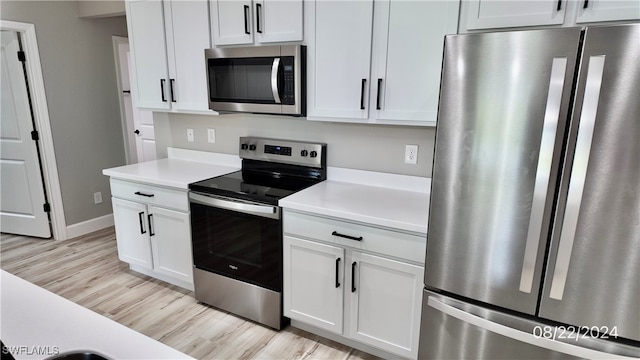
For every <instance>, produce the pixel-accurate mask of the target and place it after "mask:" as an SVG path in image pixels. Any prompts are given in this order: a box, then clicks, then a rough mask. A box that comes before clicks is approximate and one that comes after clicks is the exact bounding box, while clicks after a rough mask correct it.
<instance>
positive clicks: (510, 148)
mask: <svg viewBox="0 0 640 360" xmlns="http://www.w3.org/2000/svg"><path fill="white" fill-rule="evenodd" d="M639 104H640V24H631V25H620V26H607V27H587V28H585V29H581V28H558V29H546V30H532V31H512V32H495V33H482V34H463V35H451V36H447V37H446V39H445V50H444V62H443V73H442V83H441V92H440V107H439V115H438V125H437V129H436V141H435V153H434V165H433V176H432V189H431V202H430V211H429V227H428V233H427V253H426V266H425V293H424V296H423V309H422V323H421V334H420V347H419V358H420V359H555V358H558V359H567V358H574V357H575V358H606V359H610V358H616V357H633V358H637V357H640V107H639V106H640V105H639Z"/></svg>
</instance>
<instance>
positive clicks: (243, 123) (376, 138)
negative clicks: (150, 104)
mask: <svg viewBox="0 0 640 360" xmlns="http://www.w3.org/2000/svg"><path fill="white" fill-rule="evenodd" d="M167 117H168V119H167ZM154 124H155V132H156V146H157V149H158V155H159V157H166V147H167V146H173V147H177V148H184V149H193V150H203V151H211V152H218V153H225V154H237V153H238V138H239V137H240V136H247V135H249V136H262V137H270V138H281V139H293V140H308V141H319V142H325V143H327V144H328V147H327V149H328V150H327V152H328V157H327V163H328V165H329V166H335V167H344V168H352V169H359V170H369V171H379V172H386V173H394V174H403V175H414V176H423V177H431V163H432V160H433V143H434V137H435V129H434V128H423V127H411V126H385V125H370V124H346V123H330V122H318V121H308V120H305V119H303V118H295V117H288V116H275V115H253V114H226V115H221V116H215V115H211V116H207V115H186V114H168V115H167V114H158V113H156V114H155V116H154ZM167 126H168V127H170V129H169V131H170V134H169V135H167V129H166V127H167ZM208 128H213V129H215V131H216V143H215V144H211V143H208V142H207V129H208ZM187 129H193V130H194V138H195V139H194V140H195V141H194V142H188V141H187ZM159 134H161V136H158V135H159ZM407 144H415V145H418V146H419V149H418V164H416V165H409V164H405V163H404V150H405V145H407Z"/></svg>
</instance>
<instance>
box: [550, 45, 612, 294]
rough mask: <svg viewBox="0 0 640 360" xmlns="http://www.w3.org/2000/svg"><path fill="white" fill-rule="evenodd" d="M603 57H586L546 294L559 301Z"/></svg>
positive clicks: (564, 277)
mask: <svg viewBox="0 0 640 360" xmlns="http://www.w3.org/2000/svg"><path fill="white" fill-rule="evenodd" d="M604 60H605V56H604V55H598V56H592V57H590V58H589V68H588V69H589V70H588V72H587V80H586V83H585V91H584V98H583V107H582V113H581V114H580V123H579V124H580V128H579V130H578V138H577V140H576V150H575V154H576V155H575V158H574V160H573V166H572V168H571V176H570V179H571V182H570V183H569V192H568V194H567V205H566V207H565V212H564V220H563V221H562V230H561V232H560V242H559V243H558V255H557V256H556V264H555V268H554V270H553V279H552V281H551V290H550V291H549V297H550V298H552V299H555V300H562V296H563V295H564V287H565V284H566V281H567V275H568V272H569V260H570V258H571V252H572V250H573V240H574V238H575V234H576V228H577V226H578V216H579V213H580V205H581V203H582V193H583V190H584V184H585V178H586V176H587V165H588V164H589V154H590V153H591V142H592V140H593V131H594V127H595V123H596V114H597V112H598V101H599V98H600V88H601V87H602V76H603V73H604Z"/></svg>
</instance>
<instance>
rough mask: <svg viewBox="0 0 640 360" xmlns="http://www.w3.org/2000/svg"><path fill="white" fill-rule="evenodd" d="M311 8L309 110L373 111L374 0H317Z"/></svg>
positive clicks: (351, 115)
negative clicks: (372, 39)
mask: <svg viewBox="0 0 640 360" xmlns="http://www.w3.org/2000/svg"><path fill="white" fill-rule="evenodd" d="M308 5H309V6H308V8H309V10H310V13H311V16H313V17H314V18H313V21H314V35H312V36H309V38H308V41H307V43H308V47H307V54H308V61H307V65H308V68H307V81H308V83H309V86H308V96H307V115H308V117H309V118H313V117H321V118H329V120H333V118H344V119H351V120H353V119H358V120H363V119H367V118H368V116H369V113H368V108H369V75H370V65H371V37H372V23H373V1H370V0H369V1H365V0H362V1H315V2H309V3H308Z"/></svg>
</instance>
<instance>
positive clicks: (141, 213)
mask: <svg viewBox="0 0 640 360" xmlns="http://www.w3.org/2000/svg"><path fill="white" fill-rule="evenodd" d="M142 215H144V211H140V212H139V213H138V220H140V234H146V233H147V231H146V230H145V229H144V224H143V223H142V222H143V221H144V220H142Z"/></svg>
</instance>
